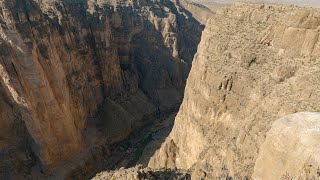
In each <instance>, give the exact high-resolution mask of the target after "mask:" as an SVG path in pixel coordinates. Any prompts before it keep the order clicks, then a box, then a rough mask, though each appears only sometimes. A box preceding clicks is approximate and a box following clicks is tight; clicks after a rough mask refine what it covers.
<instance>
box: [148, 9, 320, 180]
mask: <svg viewBox="0 0 320 180" xmlns="http://www.w3.org/2000/svg"><path fill="white" fill-rule="evenodd" d="M319 27H320V11H319V10H317V9H312V8H300V7H293V6H284V5H276V4H272V5H269V4H255V3H253V4H250V3H237V4H234V5H231V6H229V7H226V8H223V9H222V10H220V11H218V12H217V14H216V15H215V16H213V18H212V19H210V20H209V22H208V23H207V25H206V28H205V30H204V32H203V35H202V39H201V42H200V45H199V47H198V52H197V54H196V55H195V59H194V61H193V65H192V69H191V72H190V75H189V77H188V80H187V85H186V90H185V97H184V100H183V103H182V106H181V107H180V111H179V113H178V115H177V117H176V120H175V124H174V127H173V130H172V132H171V134H170V135H169V137H168V138H167V140H166V142H165V143H164V144H163V145H162V148H161V149H160V150H158V151H157V152H156V153H155V155H154V156H153V158H152V159H151V161H150V162H149V166H150V167H152V168H159V167H177V168H183V169H191V170H193V171H194V172H193V177H194V178H195V179H199V178H206V179H215V178H228V177H234V178H237V179H241V178H250V177H251V175H252V173H253V170H254V165H255V161H256V159H257V157H258V154H259V150H260V148H261V146H262V144H263V143H264V142H265V138H266V133H267V132H268V131H269V130H270V128H271V126H272V124H273V122H274V121H276V120H277V119H279V118H281V117H284V116H285V115H288V114H292V113H295V112H302V111H308V112H319V111H320V104H319V100H318V97H320V59H319V53H320V41H319Z"/></svg>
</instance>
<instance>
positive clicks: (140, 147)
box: [66, 113, 176, 179]
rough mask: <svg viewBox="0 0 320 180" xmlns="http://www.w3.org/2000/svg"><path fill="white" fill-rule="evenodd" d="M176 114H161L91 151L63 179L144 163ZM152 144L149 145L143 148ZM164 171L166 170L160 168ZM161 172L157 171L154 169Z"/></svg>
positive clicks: (154, 149) (83, 177)
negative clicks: (118, 139) (90, 154)
mask: <svg viewBox="0 0 320 180" xmlns="http://www.w3.org/2000/svg"><path fill="white" fill-rule="evenodd" d="M175 116H176V113H173V114H171V115H170V116H167V117H163V118H161V119H159V120H158V121H155V122H151V123H149V124H147V125H145V126H142V127H139V128H137V129H136V130H134V131H133V132H132V133H131V134H130V135H129V136H128V137H127V138H126V139H124V140H122V141H121V142H118V143H115V144H112V145H105V146H102V147H101V149H99V151H100V150H102V152H101V151H100V154H99V153H97V152H93V153H92V154H95V157H93V158H92V159H89V160H87V161H86V163H85V164H84V165H82V166H79V167H77V168H76V169H74V170H73V171H72V172H71V173H70V174H68V175H67V177H66V179H91V178H93V177H94V176H95V175H96V174H97V173H100V172H102V171H112V170H117V169H120V168H122V167H124V168H131V167H134V166H136V165H138V164H142V165H143V166H144V167H145V166H147V163H148V161H149V160H150V158H151V157H152V155H153V154H154V153H155V152H156V150H158V149H159V148H160V146H161V144H162V143H163V142H164V141H165V139H166V137H167V136H168V135H169V134H170V132H171V130H172V127H173V124H174V118H175ZM149 145H152V148H147V151H148V152H145V150H146V147H147V146H149ZM163 171H165V172H168V173H171V174H172V173H174V172H172V171H171V172H170V170H163ZM155 173H161V170H159V171H157V172H155Z"/></svg>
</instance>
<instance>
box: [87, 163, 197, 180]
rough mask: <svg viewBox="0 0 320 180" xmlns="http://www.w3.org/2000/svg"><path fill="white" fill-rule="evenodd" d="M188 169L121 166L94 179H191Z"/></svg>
mask: <svg viewBox="0 0 320 180" xmlns="http://www.w3.org/2000/svg"><path fill="white" fill-rule="evenodd" d="M189 173H190V172H188V171H183V170H177V169H151V168H144V169H143V168H142V166H136V167H133V168H129V169H124V168H121V169H119V170H116V171H107V172H101V173H99V174H97V175H96V177H94V178H93V179H92V180H109V179H117V180H128V179H132V180H133V179H134V180H168V179H170V180H190V179H191V175H190V174H189Z"/></svg>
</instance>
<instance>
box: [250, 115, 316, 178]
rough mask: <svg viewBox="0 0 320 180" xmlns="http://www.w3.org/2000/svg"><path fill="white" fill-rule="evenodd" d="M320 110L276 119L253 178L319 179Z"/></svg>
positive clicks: (263, 146)
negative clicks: (319, 111)
mask: <svg viewBox="0 0 320 180" xmlns="http://www.w3.org/2000/svg"><path fill="white" fill-rule="evenodd" d="M319 138H320V113H296V114H292V115H289V116H285V117H284V118H281V119H279V120H277V121H275V122H274V123H273V125H272V127H271V129H270V131H269V132H268V133H267V137H266V140H265V142H264V143H263V144H262V146H261V148H260V152H259V154H258V158H257V160H256V163H255V167H254V173H253V176H252V178H253V179H257V180H258V179H279V177H282V178H285V177H289V179H319V177H320V174H319V173H320V144H319Z"/></svg>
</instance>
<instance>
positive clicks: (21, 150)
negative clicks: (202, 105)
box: [0, 0, 202, 177]
mask: <svg viewBox="0 0 320 180" xmlns="http://www.w3.org/2000/svg"><path fill="white" fill-rule="evenodd" d="M201 31H202V26H201V25H200V23H199V22H198V21H196V20H195V19H194V18H193V17H192V14H190V13H189V12H188V11H187V10H186V9H185V8H184V7H183V6H182V5H180V4H178V3H176V2H172V1H169V0H164V1H152V2H151V1H144V0H138V1H125V0H124V1H111V0H110V1H109V0H99V1H91V0H88V1H87V0H81V1H73V0H56V1H52V0H1V1H0V35H1V37H0V76H1V79H0V118H1V119H0V131H1V132H0V169H1V170H0V172H1V174H3V173H4V174H5V175H8V173H12V174H14V173H16V172H20V171H21V170H20V169H19V168H17V166H18V165H14V163H17V162H18V163H19V164H22V165H21V166H23V164H28V165H27V166H26V167H28V168H29V169H28V168H27V169H26V170H25V171H26V172H24V173H26V174H30V171H31V167H32V165H30V163H31V164H32V163H33V164H34V163H35V162H37V163H38V164H40V167H41V168H42V170H43V171H44V172H47V171H49V170H53V169H56V168H57V167H59V166H61V164H64V162H65V161H69V160H70V159H72V158H73V157H75V156H76V155H79V154H80V153H84V152H86V151H85V150H84V149H87V148H90V146H91V145H92V144H96V143H99V144H103V143H112V142H114V141H117V140H119V139H122V138H123V137H125V136H126V135H127V134H128V133H129V132H130V131H131V130H132V129H133V128H135V127H136V126H139V125H142V124H145V123H146V122H148V121H150V120H152V119H154V118H155V117H158V116H161V115H163V114H166V113H168V112H172V111H173V110H174V109H177V107H178V106H179V104H180V102H181V100H182V96H183V90H184V86H185V80H186V77H187V75H188V72H189V69H190V66H191V61H192V59H193V55H194V53H195V52H196V48H197V44H198V42H199V40H200V35H201ZM106 137H107V138H106ZM20 154H22V155H21V156H20ZM9 157H10V158H9ZM19 166H20V165H19ZM8 176H10V175H8ZM5 177H7V176H5Z"/></svg>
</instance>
